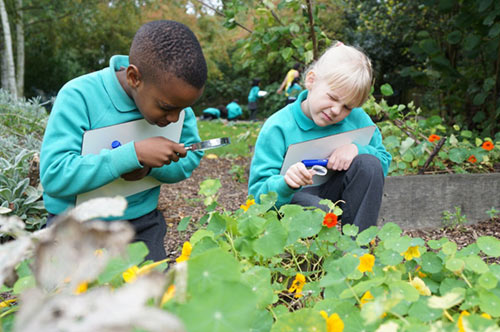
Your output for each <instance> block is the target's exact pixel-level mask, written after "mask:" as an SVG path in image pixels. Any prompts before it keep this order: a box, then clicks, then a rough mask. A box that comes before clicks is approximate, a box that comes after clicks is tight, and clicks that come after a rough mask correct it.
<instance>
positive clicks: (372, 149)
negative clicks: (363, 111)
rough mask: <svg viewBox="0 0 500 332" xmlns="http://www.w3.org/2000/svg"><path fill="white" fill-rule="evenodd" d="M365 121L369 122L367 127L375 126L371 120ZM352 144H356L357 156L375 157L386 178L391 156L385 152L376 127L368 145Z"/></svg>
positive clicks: (380, 135)
mask: <svg viewBox="0 0 500 332" xmlns="http://www.w3.org/2000/svg"><path fill="white" fill-rule="evenodd" d="M366 117H367V118H368V119H369V116H368V115H366ZM367 121H369V123H368V124H367V125H375V124H374V123H373V121H372V120H371V119H369V120H367ZM354 144H356V146H357V147H358V154H371V155H374V156H375V157H377V158H378V159H379V160H380V163H381V164H382V169H383V171H384V176H387V173H388V171H389V165H390V164H391V160H392V156H391V154H390V153H389V152H387V150H386V149H385V146H384V144H383V143H382V134H381V133H380V130H379V129H378V127H375V131H374V132H373V136H372V138H371V140H370V143H368V145H359V144H357V143H354Z"/></svg>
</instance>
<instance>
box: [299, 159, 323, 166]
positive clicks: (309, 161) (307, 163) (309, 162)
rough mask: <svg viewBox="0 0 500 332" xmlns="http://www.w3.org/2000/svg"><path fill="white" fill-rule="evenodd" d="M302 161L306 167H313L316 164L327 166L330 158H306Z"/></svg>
mask: <svg viewBox="0 0 500 332" xmlns="http://www.w3.org/2000/svg"><path fill="white" fill-rule="evenodd" d="M302 163H303V164H304V165H305V166H306V167H312V166H314V165H319V166H325V167H326V165H327V164H328V159H304V160H302Z"/></svg>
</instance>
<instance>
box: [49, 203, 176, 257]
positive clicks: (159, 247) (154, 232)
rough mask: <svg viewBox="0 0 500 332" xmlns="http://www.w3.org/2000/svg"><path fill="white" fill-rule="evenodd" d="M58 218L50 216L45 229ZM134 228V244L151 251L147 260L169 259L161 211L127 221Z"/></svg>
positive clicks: (165, 230)
mask: <svg viewBox="0 0 500 332" xmlns="http://www.w3.org/2000/svg"><path fill="white" fill-rule="evenodd" d="M55 217H57V216H56V215H54V214H49V216H48V218H47V223H46V224H45V227H47V226H50V225H51V224H52V223H53V222H54V220H55ZM126 221H128V222H129V223H130V225H131V226H132V227H133V228H134V231H135V237H134V239H133V241H134V242H138V241H142V242H144V243H145V244H146V246H147V247H148V249H149V254H148V255H147V256H146V258H145V259H146V260H153V261H160V260H162V259H165V258H167V255H166V253H165V246H164V244H163V241H164V239H165V234H166V233H167V225H166V223H165V219H164V218H163V215H162V213H161V212H160V211H158V210H157V209H154V210H153V211H151V212H149V213H147V214H145V215H143V216H142V217H139V218H135V219H130V220H126Z"/></svg>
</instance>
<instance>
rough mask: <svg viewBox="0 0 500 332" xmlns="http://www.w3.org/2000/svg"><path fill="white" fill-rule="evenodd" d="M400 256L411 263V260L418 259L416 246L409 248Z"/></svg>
mask: <svg viewBox="0 0 500 332" xmlns="http://www.w3.org/2000/svg"><path fill="white" fill-rule="evenodd" d="M401 256H405V259H406V260H407V261H411V260H412V259H413V258H418V257H420V251H419V250H418V246H413V247H409V248H408V249H406V251H405V252H403V253H401Z"/></svg>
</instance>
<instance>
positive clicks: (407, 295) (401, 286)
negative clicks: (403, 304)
mask: <svg viewBox="0 0 500 332" xmlns="http://www.w3.org/2000/svg"><path fill="white" fill-rule="evenodd" d="M389 289H390V290H391V292H392V293H393V294H399V295H401V296H402V298H403V299H405V300H406V301H409V302H415V301H417V300H418V298H419V297H420V294H419V293H418V290H417V289H416V288H415V287H413V286H412V285H410V283H408V282H406V281H402V280H401V281H395V282H391V283H390V284H389Z"/></svg>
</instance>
